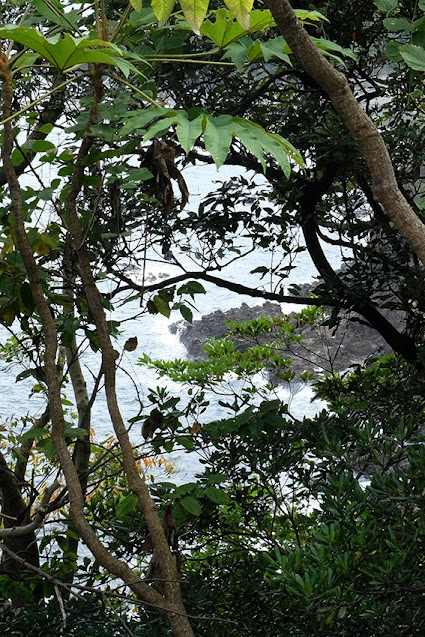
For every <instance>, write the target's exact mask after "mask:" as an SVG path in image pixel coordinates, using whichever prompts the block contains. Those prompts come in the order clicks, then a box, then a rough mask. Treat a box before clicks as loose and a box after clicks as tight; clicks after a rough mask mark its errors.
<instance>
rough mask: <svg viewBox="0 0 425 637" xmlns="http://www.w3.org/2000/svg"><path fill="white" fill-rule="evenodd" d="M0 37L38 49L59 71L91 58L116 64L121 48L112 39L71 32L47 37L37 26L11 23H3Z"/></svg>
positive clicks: (92, 60) (120, 54)
mask: <svg viewBox="0 0 425 637" xmlns="http://www.w3.org/2000/svg"><path fill="white" fill-rule="evenodd" d="M0 37H3V38H9V39H11V40H15V41H16V42H19V43H20V44H23V45H24V46H27V47H28V48H29V49H32V50H33V51H36V52H37V53H39V54H40V55H41V56H42V57H43V58H44V59H46V60H48V61H49V62H51V63H52V64H53V65H54V66H56V67H57V68H58V69H59V70H60V71H66V70H67V69H70V68H72V67H73V66H78V65H80V64H87V63H89V62H102V63H105V64H116V59H117V57H121V56H122V51H121V50H120V49H119V47H117V46H116V45H115V44H113V43H112V42H104V41H103V40H99V39H97V38H96V39H95V38H89V37H85V38H74V37H73V36H72V35H70V34H69V33H65V34H64V36H63V37H61V36H60V34H58V35H55V36H53V37H50V38H45V37H44V36H43V35H41V34H40V33H38V31H37V30H36V29H31V28H29V27H18V26H16V25H8V26H5V27H0ZM93 47H99V48H93Z"/></svg>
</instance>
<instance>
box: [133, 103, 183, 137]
mask: <svg viewBox="0 0 425 637" xmlns="http://www.w3.org/2000/svg"><path fill="white" fill-rule="evenodd" d="M176 112H177V111H171V113H170V109H168V108H163V107H160V108H157V107H155V108H150V109H145V110H140V111H136V114H135V115H133V116H132V117H129V118H128V119H126V120H125V121H126V123H125V124H124V126H123V127H122V129H121V131H120V135H129V134H130V133H133V132H134V131H139V130H143V129H144V128H146V126H147V124H149V123H150V122H151V121H152V120H153V119H156V118H157V117H161V116H162V115H167V116H168V115H171V114H172V113H174V114H176Z"/></svg>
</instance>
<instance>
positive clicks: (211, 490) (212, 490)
mask: <svg viewBox="0 0 425 637" xmlns="http://www.w3.org/2000/svg"><path fill="white" fill-rule="evenodd" d="M205 495H206V496H207V498H208V499H209V500H211V502H214V503H215V504H228V503H229V502H230V498H229V496H228V495H227V493H226V492H225V491H223V489H217V487H207V488H206V489H205Z"/></svg>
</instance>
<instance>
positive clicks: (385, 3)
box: [373, 0, 398, 14]
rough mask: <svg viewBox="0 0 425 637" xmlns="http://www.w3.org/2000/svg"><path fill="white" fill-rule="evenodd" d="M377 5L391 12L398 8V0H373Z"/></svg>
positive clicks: (382, 9) (384, 10)
mask: <svg viewBox="0 0 425 637" xmlns="http://www.w3.org/2000/svg"><path fill="white" fill-rule="evenodd" d="M373 1H374V3H375V4H376V6H377V7H378V9H379V10H380V11H382V12H383V13H387V14H388V13H390V12H391V11H393V10H394V9H396V8H397V5H398V0H373Z"/></svg>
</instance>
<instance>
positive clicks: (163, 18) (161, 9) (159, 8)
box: [151, 0, 175, 26]
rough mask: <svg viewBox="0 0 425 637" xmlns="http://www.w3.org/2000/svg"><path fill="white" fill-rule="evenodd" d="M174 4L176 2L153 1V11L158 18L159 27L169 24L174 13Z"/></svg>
mask: <svg viewBox="0 0 425 637" xmlns="http://www.w3.org/2000/svg"><path fill="white" fill-rule="evenodd" d="M174 4H175V0H152V2H151V6H152V11H153V12H154V14H155V15H156V17H157V18H158V22H159V26H162V25H163V24H165V23H166V22H167V20H168V18H169V17H170V15H171V13H172V11H173V8H174Z"/></svg>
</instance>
